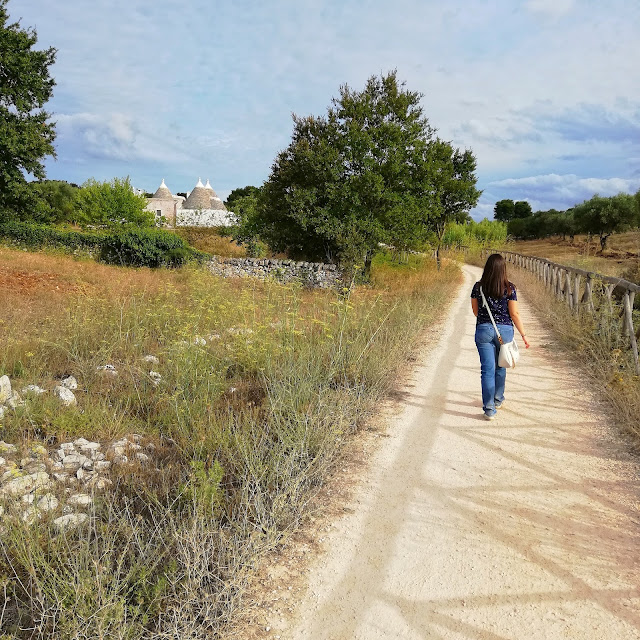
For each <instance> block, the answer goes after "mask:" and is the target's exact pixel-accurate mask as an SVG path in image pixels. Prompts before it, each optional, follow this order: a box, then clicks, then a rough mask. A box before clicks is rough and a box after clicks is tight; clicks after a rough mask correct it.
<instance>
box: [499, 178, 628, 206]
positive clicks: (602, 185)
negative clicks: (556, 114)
mask: <svg viewBox="0 0 640 640" xmlns="http://www.w3.org/2000/svg"><path fill="white" fill-rule="evenodd" d="M489 186H490V188H491V189H492V190H493V191H494V192H495V191H499V192H500V193H502V194H507V195H503V196H502V197H511V198H513V199H515V200H528V201H530V202H531V204H532V206H533V204H534V201H535V203H536V204H542V203H546V206H545V205H543V208H551V207H555V208H558V207H563V208H565V207H570V206H572V205H574V204H577V203H578V202H582V201H583V200H587V199H589V198H591V197H592V196H593V195H594V194H596V193H598V194H600V195H601V196H613V195H616V194H618V193H621V192H623V193H633V192H635V191H637V190H638V189H639V188H640V177H638V178H617V177H614V178H580V177H579V176H577V175H573V174H565V175H559V174H555V173H550V174H546V175H536V176H528V177H524V178H507V179H505V180H495V181H493V182H491V183H490V184H489Z"/></svg>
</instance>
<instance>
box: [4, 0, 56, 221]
mask: <svg viewBox="0 0 640 640" xmlns="http://www.w3.org/2000/svg"><path fill="white" fill-rule="evenodd" d="M6 7H7V0H0V220H2V219H5V220H6V219H9V218H10V217H14V216H15V214H18V215H19V214H20V213H21V212H23V211H26V210H29V209H31V208H32V207H33V205H34V198H33V194H32V193H31V192H30V190H29V187H28V184H27V182H26V180H25V174H31V175H33V176H35V177H36V178H44V175H45V172H44V164H43V162H42V161H43V158H44V157H45V156H47V155H55V151H54V148H53V140H54V138H55V128H54V125H53V124H52V123H50V122H48V119H49V114H48V113H47V112H46V111H44V109H43V106H44V105H45V103H46V102H47V101H48V100H49V99H50V98H51V95H52V93H53V87H54V85H55V81H54V80H53V78H51V77H50V76H49V67H50V66H51V65H52V64H53V62H54V60H55V56H56V51H55V49H53V48H49V49H45V50H43V51H38V50H35V49H34V48H33V47H34V46H35V44H36V42H37V35H36V32H35V31H34V30H33V29H23V28H21V27H20V24H19V23H17V22H16V23H9V22H8V20H9V16H8V13H7V8H6Z"/></svg>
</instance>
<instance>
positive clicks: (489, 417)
mask: <svg viewBox="0 0 640 640" xmlns="http://www.w3.org/2000/svg"><path fill="white" fill-rule="evenodd" d="M484 419H485V420H495V419H496V414H495V413H485V414H484Z"/></svg>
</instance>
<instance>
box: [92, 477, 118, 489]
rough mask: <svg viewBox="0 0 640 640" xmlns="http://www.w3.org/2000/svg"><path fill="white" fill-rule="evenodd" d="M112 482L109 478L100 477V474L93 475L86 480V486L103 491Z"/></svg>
mask: <svg viewBox="0 0 640 640" xmlns="http://www.w3.org/2000/svg"><path fill="white" fill-rule="evenodd" d="M112 484H113V482H111V480H109V479H108V478H101V477H100V476H94V477H93V478H91V480H89V482H87V487H89V488H90V489H95V490H96V491H103V490H104V489H106V488H107V487H110V486H111V485H112Z"/></svg>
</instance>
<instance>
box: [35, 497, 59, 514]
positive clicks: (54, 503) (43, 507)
mask: <svg viewBox="0 0 640 640" xmlns="http://www.w3.org/2000/svg"><path fill="white" fill-rule="evenodd" d="M59 504H60V501H59V500H58V498H56V497H55V496H54V495H53V494H52V493H45V495H43V496H42V497H41V498H40V499H39V500H38V501H37V502H36V509H38V511H44V512H45V513H47V512H49V511H55V510H56V509H57V508H58V505H59Z"/></svg>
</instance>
